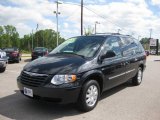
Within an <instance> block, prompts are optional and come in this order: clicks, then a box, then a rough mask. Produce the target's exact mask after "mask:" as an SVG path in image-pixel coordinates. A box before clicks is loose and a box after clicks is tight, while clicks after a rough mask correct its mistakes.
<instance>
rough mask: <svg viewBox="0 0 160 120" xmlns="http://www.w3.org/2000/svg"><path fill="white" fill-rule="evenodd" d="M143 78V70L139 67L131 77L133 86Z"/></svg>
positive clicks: (138, 83)
mask: <svg viewBox="0 0 160 120" xmlns="http://www.w3.org/2000/svg"><path fill="white" fill-rule="evenodd" d="M142 78H143V70H142V68H141V67H139V68H138V71H137V74H136V75H135V76H134V77H133V79H132V84H133V85H134V86H138V85H140V84H141V83H142Z"/></svg>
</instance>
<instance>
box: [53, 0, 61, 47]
mask: <svg viewBox="0 0 160 120" xmlns="http://www.w3.org/2000/svg"><path fill="white" fill-rule="evenodd" d="M55 3H56V4H57V11H54V14H56V19H57V46H58V44H59V43H58V15H59V14H60V12H59V11H58V5H59V4H62V2H59V1H58V0H57V1H56V2H55Z"/></svg>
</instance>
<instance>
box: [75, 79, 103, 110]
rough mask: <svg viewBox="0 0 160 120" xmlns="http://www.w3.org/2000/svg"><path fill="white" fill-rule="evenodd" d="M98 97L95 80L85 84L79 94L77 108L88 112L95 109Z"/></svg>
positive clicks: (98, 88) (98, 89) (97, 87)
mask: <svg viewBox="0 0 160 120" xmlns="http://www.w3.org/2000/svg"><path fill="white" fill-rule="evenodd" d="M99 95H100V87H99V84H98V82H97V81H96V80H89V81H88V82H86V83H85V84H84V85H83V87H82V91H81V93H80V96H79V99H78V102H77V106H78V108H79V109H80V110H81V111H84V112H88V111H90V110H92V109H94V108H95V106H96V105H97V103H98V99H99Z"/></svg>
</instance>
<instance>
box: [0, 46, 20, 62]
mask: <svg viewBox="0 0 160 120" xmlns="http://www.w3.org/2000/svg"><path fill="white" fill-rule="evenodd" d="M3 50H4V51H5V52H6V54H7V57H8V61H9V62H17V63H19V62H20V61H21V56H22V54H21V51H20V50H19V49H18V48H16V47H13V48H4V49H3Z"/></svg>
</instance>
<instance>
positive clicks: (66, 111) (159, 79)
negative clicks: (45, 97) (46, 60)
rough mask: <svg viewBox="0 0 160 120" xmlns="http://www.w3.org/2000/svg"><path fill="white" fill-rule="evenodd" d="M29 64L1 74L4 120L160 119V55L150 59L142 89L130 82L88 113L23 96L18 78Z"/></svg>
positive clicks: (11, 66) (13, 66)
mask: <svg viewBox="0 0 160 120" xmlns="http://www.w3.org/2000/svg"><path fill="white" fill-rule="evenodd" d="M154 60H156V61H154ZM28 61H29V60H27V59H26V60H23V61H22V62H21V63H20V64H17V63H15V64H14V63H13V64H9V65H8V66H7V70H6V72H5V73H0V120H10V119H16V120H54V119H60V120H62V119H65V120H83V119H87V120H160V57H159V56H158V57H157V56H149V57H148V58H147V68H146V70H145V72H144V78H143V82H142V84H141V85H140V86H137V87H134V86H131V84H130V83H129V82H128V83H125V84H123V85H120V86H118V87H115V88H113V89H111V90H109V91H106V92H105V93H104V94H103V95H102V97H101V99H100V101H99V103H98V105H97V107H96V108H95V109H94V110H93V111H91V112H88V113H82V112H79V111H77V110H76V108H74V106H73V105H64V106H63V105H55V104H53V103H47V102H43V101H33V100H30V99H28V98H26V97H24V96H23V95H21V94H20V92H19V91H18V88H17V84H16V78H17V76H18V75H19V74H20V72H21V70H22V68H23V66H24V65H25V64H26V63H27V62H28Z"/></svg>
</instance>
